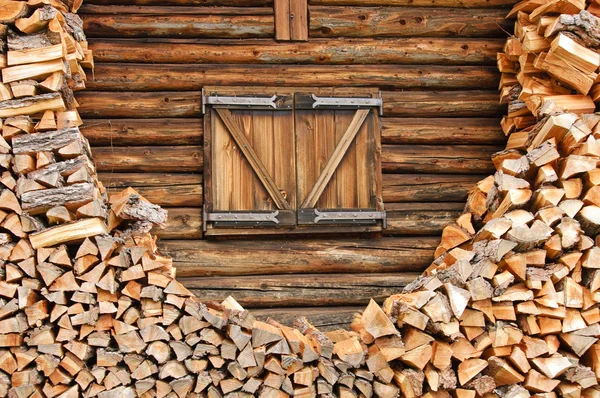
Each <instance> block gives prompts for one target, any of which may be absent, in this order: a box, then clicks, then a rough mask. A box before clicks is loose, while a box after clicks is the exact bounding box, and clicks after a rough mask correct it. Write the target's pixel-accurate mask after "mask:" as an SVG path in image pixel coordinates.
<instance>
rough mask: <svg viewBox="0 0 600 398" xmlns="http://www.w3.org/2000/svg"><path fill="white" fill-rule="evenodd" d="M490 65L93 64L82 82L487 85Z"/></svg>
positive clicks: (148, 87)
mask: <svg viewBox="0 0 600 398" xmlns="http://www.w3.org/2000/svg"><path fill="white" fill-rule="evenodd" d="M498 81H499V77H498V73H497V72H496V68H495V67H493V66H438V65H373V66H370V67H369V68H365V67H364V66H362V65H231V64H226V65H215V64H209V65H207V64H201V65H192V64H184V65H182V64H160V65H152V64H130V63H123V64H112V63H106V64H103V63H101V64H98V65H96V68H95V79H93V80H89V81H88V82H87V86H88V88H89V89H90V90H91V91H93V90H102V91H153V90H165V89H167V88H168V89H169V90H175V91H197V90H200V89H201V87H203V86H207V85H216V86H219V85H224V86H234V85H238V86H239V85H246V86H257V85H258V86H266V85H271V86H318V87H328V86H333V87H338V86H339V87H379V88H380V89H384V90H385V89H408V88H413V89H417V88H421V89H423V88H428V89H432V90H437V89H458V90H470V89H483V90H486V89H493V88H495V87H497V85H498Z"/></svg>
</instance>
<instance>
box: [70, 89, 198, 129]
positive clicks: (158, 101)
mask: <svg viewBox="0 0 600 398" xmlns="http://www.w3.org/2000/svg"><path fill="white" fill-rule="evenodd" d="M77 101H78V102H79V104H80V108H79V112H80V114H81V115H82V116H83V117H86V118H98V117H99V118H128V117H136V118H178V117H187V118H198V117H202V113H201V101H202V94H201V92H200V91H190V92H176V91H159V92H142V93H136V92H92V91H84V92H81V93H77ZM181 122H191V123H193V122H194V121H180V123H181ZM88 123H91V124H95V122H88ZM88 123H85V124H88ZM90 127H93V126H90ZM84 128H86V127H84ZM196 128H199V129H201V128H202V126H197V127H196ZM199 131H201V130H199Z"/></svg>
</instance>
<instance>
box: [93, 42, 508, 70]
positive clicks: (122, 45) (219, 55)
mask: <svg viewBox="0 0 600 398" xmlns="http://www.w3.org/2000/svg"><path fill="white" fill-rule="evenodd" d="M503 44H504V40H503V39H494V38H428V39H426V40H424V39H423V38H412V37H405V38H381V39H361V38H344V39H313V38H311V40H310V41H308V42H295V43H285V42H276V41H274V40H266V39H259V40H256V39H246V40H243V41H240V40H226V39H223V40H216V39H213V40H206V39H90V48H91V49H92V50H93V51H94V60H95V62H96V63H98V62H152V63H199V64H212V63H218V64H227V63H232V64H234V63H239V64H323V65H332V64H336V65H344V64H354V65H371V64H398V65H402V64H413V65H436V64H438V65H494V64H495V63H496V53H497V52H500V51H502V46H503ZM249 48H252V50H251V51H248V49H249Z"/></svg>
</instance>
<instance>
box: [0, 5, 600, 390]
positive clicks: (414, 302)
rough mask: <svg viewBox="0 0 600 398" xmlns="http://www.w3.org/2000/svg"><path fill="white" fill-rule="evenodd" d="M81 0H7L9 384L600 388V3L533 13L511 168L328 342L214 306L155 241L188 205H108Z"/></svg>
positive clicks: (5, 309) (4, 174)
mask: <svg viewBox="0 0 600 398" xmlns="http://www.w3.org/2000/svg"><path fill="white" fill-rule="evenodd" d="M78 6H79V4H78V3H77V2H76V1H75V2H68V1H64V2H63V1H59V0H29V1H27V2H25V1H4V2H3V3H2V7H3V8H2V9H0V23H2V24H3V25H0V26H1V30H0V33H1V34H0V41H1V46H0V49H1V51H0V68H1V69H2V84H0V95H2V98H1V101H0V117H1V118H2V124H1V129H2V136H1V137H0V172H1V174H0V183H1V190H0V260H1V265H0V397H19V398H21V397H60V398H71V397H73V398H74V397H99V398H113V397H114V398H121V397H136V396H139V397H161V398H162V397H169V398H177V397H178V398H183V397H211V398H216V397H225V396H227V397H232V398H233V397H249V396H260V397H288V396H300V397H314V396H323V397H334V396H335V397H373V396H376V397H384V398H388V397H390V398H392V397H397V396H406V397H418V396H424V397H450V396H455V397H459V398H463V397H464V398H474V397H496V396H500V397H505V398H516V397H519V398H520V397H529V396H533V397H540V398H541V397H548V398H550V397H557V396H562V397H573V398H575V397H584V398H592V397H600V386H599V384H598V379H599V378H600V343H599V342H598V337H599V336H600V296H599V294H600V247H599V246H598V243H600V242H599V238H598V235H599V234H600V168H598V161H599V160H600V147H599V146H598V144H597V143H596V141H597V140H599V139H600V114H594V113H593V112H594V110H595V104H594V102H595V101H596V100H597V99H598V98H596V97H595V93H596V92H598V95H599V96H600V89H597V87H600V86H598V84H597V82H596V79H597V75H596V73H597V72H598V67H599V66H600V56H598V53H597V52H596V51H597V50H598V49H600V35H599V34H598V33H599V32H600V31H599V30H598V29H600V19H598V18H597V17H596V16H595V14H596V13H597V10H598V7H600V6H599V5H597V4H596V3H590V4H585V3H583V2H581V1H579V0H551V1H540V0H526V1H524V2H522V3H519V4H518V5H516V6H515V8H514V9H513V10H512V11H511V13H510V16H514V17H516V18H517V24H516V28H515V37H512V38H510V39H509V40H508V41H507V45H506V47H505V52H504V53H503V54H499V55H498V64H499V67H500V69H501V71H502V72H503V76H502V83H501V89H502V93H501V97H502V101H503V102H506V103H508V104H509V114H508V115H507V117H506V118H505V119H504V121H503V128H504V130H505V132H506V134H507V135H508V137H509V141H508V146H507V149H506V150H505V151H502V152H499V153H497V154H495V155H494V157H493V161H494V164H495V165H496V169H497V172H496V173H495V174H494V175H493V176H489V177H488V178H486V179H484V180H482V181H480V182H479V183H478V184H477V185H476V186H475V187H474V188H473V189H472V190H471V192H470V194H469V198H468V201H467V204H466V207H465V212H464V213H463V214H462V215H461V216H460V217H459V218H458V219H457V220H456V222H455V223H454V224H452V225H449V226H447V227H446V228H445V229H444V231H443V234H442V240H441V243H440V245H439V247H438V248H437V250H436V253H435V260H434V261H433V263H432V265H431V266H430V267H429V268H428V269H427V270H426V271H425V272H424V274H423V275H422V276H421V277H419V278H418V279H417V280H415V281H414V282H413V283H411V284H410V285H409V286H407V288H406V289H405V290H404V291H403V292H402V293H399V294H396V295H393V296H391V297H389V298H388V299H387V300H386V301H385V303H384V304H383V307H380V306H379V305H378V304H377V303H375V302H374V301H371V302H370V304H369V305H368V306H367V307H366V309H365V310H364V311H363V312H362V313H359V314H356V316H355V317H354V319H353V321H352V324H351V330H338V331H333V332H328V333H323V332H320V331H319V330H317V329H316V328H315V327H314V326H312V325H311V324H310V323H309V322H308V321H307V320H306V319H304V318H301V319H299V320H298V321H297V322H296V323H295V324H294V325H293V327H289V326H284V325H282V324H279V323H278V322H277V321H275V320H272V319H271V320H268V321H267V322H261V321H257V320H256V319H254V317H253V316H252V314H250V313H249V312H248V311H245V310H244V309H243V308H242V307H241V306H240V305H239V304H238V303H237V302H236V301H235V300H234V299H233V298H228V299H226V300H225V301H223V302H222V303H200V302H199V301H198V300H197V299H195V297H193V295H192V294H191V293H190V292H189V291H188V290H187V289H186V288H185V287H184V286H183V285H182V284H180V283H179V282H177V280H176V279H175V269H174V268H173V265H172V261H171V259H170V258H168V257H165V256H162V255H161V254H160V253H158V251H157V248H156V243H155V238H154V237H153V236H152V235H151V234H150V229H151V228H152V226H154V225H162V224H164V222H165V220H166V212H165V211H164V210H162V209H160V208H159V207H158V206H155V205H153V204H151V203H149V202H148V201H147V200H145V199H144V198H143V197H142V196H140V195H139V194H138V193H137V192H135V191H134V190H133V189H126V190H125V191H123V192H121V193H118V194H115V195H112V196H111V197H110V200H108V199H107V194H106V192H105V190H104V188H103V186H102V184H101V182H99V181H98V179H97V176H96V172H95V168H94V163H93V159H92V156H91V152H90V149H89V146H88V143H87V140H86V139H85V138H84V137H83V136H82V135H81V133H80V132H79V129H78V126H79V125H80V123H81V121H80V119H79V116H78V114H77V110H76V108H77V103H76V101H75V99H74V97H73V93H72V92H73V90H77V89H82V88H84V86H85V73H84V72H83V70H82V69H81V68H82V67H92V66H93V61H92V58H91V52H89V51H88V50H87V49H86V48H87V46H86V44H85V36H84V34H83V32H82V29H81V21H80V20H79V19H78V17H77V16H76V15H75V14H73V12H75V11H76V10H77V8H78ZM559 14H562V15H559ZM224 261H226V259H224Z"/></svg>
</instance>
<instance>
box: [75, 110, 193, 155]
mask: <svg viewBox="0 0 600 398" xmlns="http://www.w3.org/2000/svg"><path fill="white" fill-rule="evenodd" d="M85 101H86V102H87V101H88V99H87V98H86V99H85ZM128 115H131V116H138V115H137V113H132V112H130V113H128ZM197 115H198V114H197ZM80 130H81V132H82V133H83V135H85V137H86V138H87V139H88V141H89V142H90V145H94V146H123V145H163V146H164V145H199V144H202V119H181V118H169V119H87V120H84V123H83V126H81V127H80Z"/></svg>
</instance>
